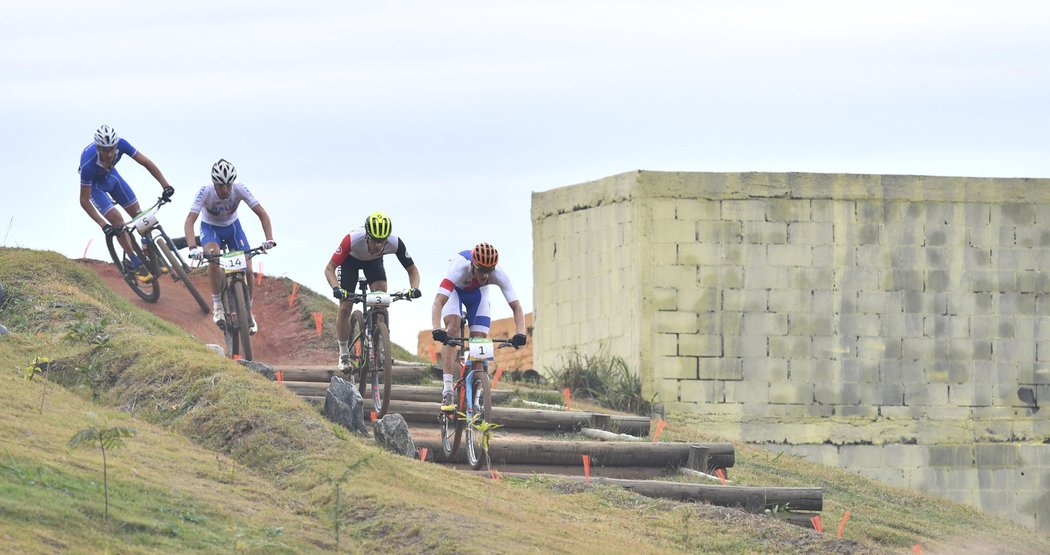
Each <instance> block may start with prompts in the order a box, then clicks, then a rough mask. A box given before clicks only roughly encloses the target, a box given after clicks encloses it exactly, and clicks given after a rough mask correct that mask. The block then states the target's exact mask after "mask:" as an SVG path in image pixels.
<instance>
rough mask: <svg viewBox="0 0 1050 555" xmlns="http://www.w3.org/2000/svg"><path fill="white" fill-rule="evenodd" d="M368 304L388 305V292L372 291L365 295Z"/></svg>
mask: <svg viewBox="0 0 1050 555" xmlns="http://www.w3.org/2000/svg"><path fill="white" fill-rule="evenodd" d="M365 304H366V305H368V306H390V294H388V293H386V292H384V291H373V292H371V293H369V294H368V295H366V296H365Z"/></svg>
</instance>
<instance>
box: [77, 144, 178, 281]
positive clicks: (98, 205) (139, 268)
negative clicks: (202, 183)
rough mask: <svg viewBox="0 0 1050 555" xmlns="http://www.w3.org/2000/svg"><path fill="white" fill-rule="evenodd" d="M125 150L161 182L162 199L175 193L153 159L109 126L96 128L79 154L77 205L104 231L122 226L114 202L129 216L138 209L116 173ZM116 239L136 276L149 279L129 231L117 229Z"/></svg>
mask: <svg viewBox="0 0 1050 555" xmlns="http://www.w3.org/2000/svg"><path fill="white" fill-rule="evenodd" d="M125 154H127V155H128V156H130V157H131V159H132V160H134V161H136V162H138V163H139V164H142V167H144V168H146V170H148V171H149V173H150V175H152V176H153V178H154V179H156V180H157V183H160V186H161V187H162V188H163V190H164V192H163V196H164V198H165V199H170V198H171V196H172V195H173V194H175V188H174V187H172V186H171V185H169V184H168V180H167V179H165V178H164V174H162V173H160V169H159V168H157V165H156V164H154V163H153V161H152V160H150V159H149V158H147V157H146V155H145V154H143V153H141V152H139V151H138V150H137V149H136V148H135V147H133V146H131V143H129V142H128V141H126V140H124V139H122V138H120V137H119V136H118V135H117V132H116V130H114V129H113V128H112V127H110V126H108V125H102V126H100V127H99V128H98V130H97V131H95V141H94V142H93V143H91V144H89V145H88V146H87V147H86V148H84V152H82V153H81V154H80V207H81V208H83V209H84V212H87V215H88V216H90V217H91V219H92V220H94V221H95V223H97V224H98V225H99V227H101V228H102V231H103V232H104V233H105V234H106V235H113V234H116V233H118V232H119V231H120V229H121V228H122V227H123V226H124V218H123V217H122V216H121V215H120V211H119V210H117V207H116V205H115V204H113V203H114V202H117V203H119V204H120V205H121V206H123V207H124V211H125V212H127V213H128V215H129V216H132V217H134V216H135V215H136V214H138V213H139V210H140V207H139V201H138V199H137V198H136V197H135V192H134V191H132V190H131V187H130V186H128V182H127V181H124V178H123V177H121V176H120V174H119V173H117V168H116V166H117V162H119V161H120V158H121V157H122V156H124V155H125ZM117 240H118V241H120V246H121V247H122V248H123V249H124V252H126V253H128V254H129V257H130V259H131V265H132V269H133V270H134V271H135V277H136V279H138V280H139V281H142V282H143V283H149V282H150V281H152V280H153V276H152V275H150V273H149V270H148V269H146V267H145V265H144V264H143V263H142V260H140V259H139V257H138V256H136V255H135V253H134V252H133V251H132V250H131V243H130V242H129V239H128V235H127V234H124V233H120V234H119V235H117Z"/></svg>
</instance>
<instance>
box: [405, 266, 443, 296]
mask: <svg viewBox="0 0 1050 555" xmlns="http://www.w3.org/2000/svg"><path fill="white" fill-rule="evenodd" d="M405 271H406V272H408V286H409V287H411V288H412V289H419V268H416V265H415V264H413V265H411V266H409V267H408V268H405ZM446 298H447V297H446ZM442 304H444V303H442Z"/></svg>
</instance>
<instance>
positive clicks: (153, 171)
mask: <svg viewBox="0 0 1050 555" xmlns="http://www.w3.org/2000/svg"><path fill="white" fill-rule="evenodd" d="M131 159H132V160H134V161H136V162H138V163H139V164H142V167H144V168H146V169H147V170H148V171H149V173H150V175H152V176H153V179H156V180H157V183H160V186H161V188H162V189H163V188H164V187H171V185H168V180H167V179H164V174H162V173H160V168H158V167H157V165H156V164H154V163H153V160H150V159H149V158H147V157H146V155H145V154H143V153H142V151H139V152H136V153H135V154H134V155H133V156H132V157H131Z"/></svg>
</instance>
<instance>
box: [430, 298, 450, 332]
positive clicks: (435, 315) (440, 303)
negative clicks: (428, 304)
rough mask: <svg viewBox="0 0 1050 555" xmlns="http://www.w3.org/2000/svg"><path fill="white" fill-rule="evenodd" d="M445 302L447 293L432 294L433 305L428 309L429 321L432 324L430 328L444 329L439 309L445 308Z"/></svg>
mask: <svg viewBox="0 0 1050 555" xmlns="http://www.w3.org/2000/svg"><path fill="white" fill-rule="evenodd" d="M447 302H448V295H446V294H444V293H438V294H437V295H434V306H433V307H432V308H431V310H430V319H431V323H432V324H434V325H433V327H432V328H431V329H435V330H443V329H445V326H444V325H442V323H441V310H442V309H444V308H445V303H447Z"/></svg>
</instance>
